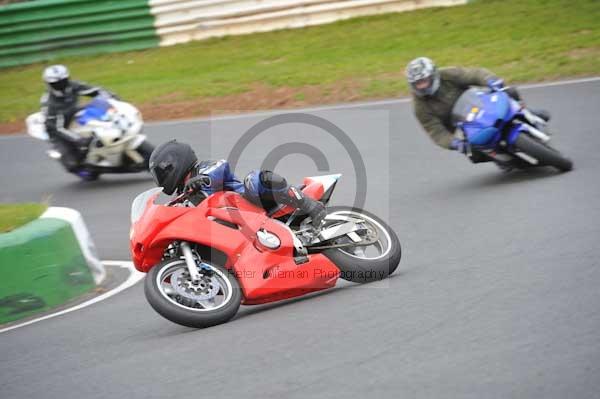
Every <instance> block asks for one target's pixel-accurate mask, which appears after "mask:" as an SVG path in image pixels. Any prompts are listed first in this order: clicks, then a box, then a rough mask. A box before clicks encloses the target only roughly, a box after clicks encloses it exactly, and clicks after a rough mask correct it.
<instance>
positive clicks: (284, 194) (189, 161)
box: [150, 140, 327, 227]
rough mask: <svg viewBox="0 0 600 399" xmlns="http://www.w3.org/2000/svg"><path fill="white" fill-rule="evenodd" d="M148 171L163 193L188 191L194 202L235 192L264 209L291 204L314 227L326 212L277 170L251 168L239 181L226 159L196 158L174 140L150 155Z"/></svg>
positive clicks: (189, 148)
mask: <svg viewBox="0 0 600 399" xmlns="http://www.w3.org/2000/svg"><path fill="white" fill-rule="evenodd" d="M150 173H151V174H152V177H153V178H154V182H155V183H156V185H157V186H159V187H162V188H163V192H164V193H165V194H168V195H172V194H182V193H189V194H190V195H189V199H190V201H191V202H192V203H194V204H196V203H198V202H200V201H201V200H202V199H203V198H205V197H206V196H207V195H210V194H212V193H215V192H218V191H235V192H237V193H239V194H242V195H243V197H244V198H245V199H247V200H248V201H250V202H252V203H254V204H255V205H258V206H261V207H263V208H264V209H266V210H267V211H269V210H271V209H273V208H274V207H276V206H278V205H287V206H291V207H293V208H295V209H297V210H298V211H300V212H301V213H302V214H305V215H308V216H309V217H310V218H311V220H312V225H313V226H315V227H319V226H320V225H321V223H322V221H323V219H324V218H325V216H326V215H327V212H326V210H325V206H324V205H323V204H322V203H321V202H320V201H316V200H314V199H312V198H309V197H306V196H305V195H304V194H303V193H302V192H301V191H300V190H298V189H297V188H296V187H294V186H290V185H289V184H288V183H287V181H286V179H285V178H284V177H282V176H280V175H278V174H277V173H274V172H272V171H268V170H253V171H252V172H250V173H248V175H246V177H245V178H244V181H243V183H242V182H241V181H240V180H238V179H237V178H236V177H235V175H234V174H233V173H232V172H231V170H230V166H229V162H227V161H226V160H219V161H198V158H197V157H196V154H195V153H194V150H192V148H191V147H190V146H189V145H188V144H184V143H179V142H177V141H176V140H171V141H168V142H166V143H163V144H161V145H159V146H158V147H156V149H155V150H154V152H153V153H152V155H151V156H150Z"/></svg>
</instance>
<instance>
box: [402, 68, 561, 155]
mask: <svg viewBox="0 0 600 399" xmlns="http://www.w3.org/2000/svg"><path fill="white" fill-rule="evenodd" d="M406 78H407V80H408V84H409V85H410V88H411V91H412V93H413V103H414V112H415V116H416V117H417V119H418V120H419V122H420V123H421V126H423V128H424V129H425V131H426V132H427V134H428V135H429V136H430V137H431V139H432V140H433V141H434V142H435V143H436V144H437V145H438V146H440V147H442V148H446V149H449V150H455V151H459V152H461V153H463V154H464V153H467V151H468V148H467V144H466V143H465V141H464V140H462V139H459V138H457V137H455V135H454V133H453V132H454V126H453V125H452V121H451V117H452V108H453V107H454V104H455V103H456V101H457V100H458V98H459V97H460V96H461V95H462V94H463V93H464V92H465V91H466V90H468V89H469V88H470V87H471V86H483V87H489V88H490V89H492V90H500V89H503V88H504V81H503V80H502V79H500V78H498V77H497V76H496V75H494V74H493V73H491V72H490V71H488V70H487V69H484V68H461V67H447V68H440V69H438V68H437V67H436V65H435V64H434V63H433V61H432V60H431V59H429V58H427V57H419V58H416V59H414V60H412V61H411V62H409V63H408V65H407V67H406ZM505 91H506V93H507V94H508V95H509V96H511V97H512V98H513V99H515V100H517V101H521V96H520V95H519V92H518V91H517V89H515V88H514V87H507V88H505ZM530 111H531V112H532V113H533V114H535V115H537V116H538V117H539V118H541V119H542V122H547V121H548V120H550V114H549V113H548V112H547V111H543V110H532V109H530ZM470 159H471V161H472V162H473V163H478V162H487V161H489V160H490V159H489V158H488V157H487V156H485V154H483V153H481V152H479V151H472V155H471V156H470Z"/></svg>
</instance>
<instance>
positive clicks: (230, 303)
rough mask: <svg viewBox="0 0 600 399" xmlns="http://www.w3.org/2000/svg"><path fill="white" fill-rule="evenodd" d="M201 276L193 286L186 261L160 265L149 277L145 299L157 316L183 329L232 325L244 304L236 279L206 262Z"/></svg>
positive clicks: (145, 286) (169, 261) (172, 261)
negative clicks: (227, 323) (231, 320)
mask: <svg viewBox="0 0 600 399" xmlns="http://www.w3.org/2000/svg"><path fill="white" fill-rule="evenodd" d="M200 274H201V276H202V277H201V279H200V280H199V281H197V282H194V281H192V279H191V278H190V275H189V272H188V269H187V266H186V263H185V260H183V259H170V260H166V261H164V262H161V263H159V264H157V265H156V266H154V267H153V268H152V269H151V270H150V272H149V273H148V275H147V276H146V279H145V284H144V293H145V294H146V299H147V300H148V302H149V303H150V306H152V308H153V309H154V310H155V311H156V312H157V313H158V314H160V315H161V316H163V317H164V318H166V319H168V320H170V321H172V322H173V323H177V324H180V325H182V326H186V327H192V328H204V327H210V326H214V325H217V324H222V323H225V322H227V321H229V320H230V319H231V318H232V317H233V316H235V314H236V313H237V311H238V308H239V307H240V303H241V301H242V292H241V289H240V286H239V284H238V282H237V280H236V278H235V277H234V276H233V275H232V274H231V273H229V272H228V271H227V270H226V269H224V268H222V267H220V266H216V265H212V264H209V263H206V262H204V263H203V267H202V268H201V269H200Z"/></svg>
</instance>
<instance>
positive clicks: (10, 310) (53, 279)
mask: <svg viewBox="0 0 600 399" xmlns="http://www.w3.org/2000/svg"><path fill="white" fill-rule="evenodd" d="M0 273H1V276H2V277H1V279H0V324H2V323H7V322H10V321H14V320H18V319H21V318H24V317H28V316H31V315H34V314H36V313H39V312H42V311H45V310H49V309H51V308H53V307H55V306H57V305H61V304H63V303H65V302H67V301H69V300H70V299H72V298H75V297H78V296H80V295H82V294H84V293H86V292H89V291H91V290H92V289H93V288H94V287H95V284H94V280H93V277H92V274H91V272H90V269H89V268H88V266H87V263H86V260H85V259H84V257H83V255H82V253H81V249H80V246H79V243H78V241H77V239H76V238H75V234H74V233H73V229H72V228H71V225H70V224H69V223H68V222H66V221H64V220H59V219H50V218H47V219H46V218H45V219H37V220H35V221H33V222H31V223H28V224H27V225H25V226H22V227H20V228H18V229H16V230H13V231H11V232H9V233H4V234H0Z"/></svg>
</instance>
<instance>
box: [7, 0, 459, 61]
mask: <svg viewBox="0 0 600 399" xmlns="http://www.w3.org/2000/svg"><path fill="white" fill-rule="evenodd" d="M467 1H468V0H120V1H117V0H36V1H30V2H26V3H17V4H11V5H8V6H3V7H0V67H6V66H13V65H21V64H28V63H32V62H36V61H43V60H51V59H53V58H57V57H61V56H71V55H86V54H95V53H103V52H113V51H126V50H138V49H145V48H150V47H156V46H158V45H159V44H160V45H161V46H170V45H173V44H178V43H185V42H189V41H192V40H202V39H207V38H211V37H220V36H226V35H241V34H248V33H254V32H265V31H272V30H277V29H292V28H301V27H305V26H311V25H319V24H326V23H330V22H335V21H339V20H343V19H348V18H353V17H359V16H367V15H375V14H384V13H391V12H404V11H412V10H416V9H419V8H426V7H447V6H455V5H460V4H465V3H467Z"/></svg>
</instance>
